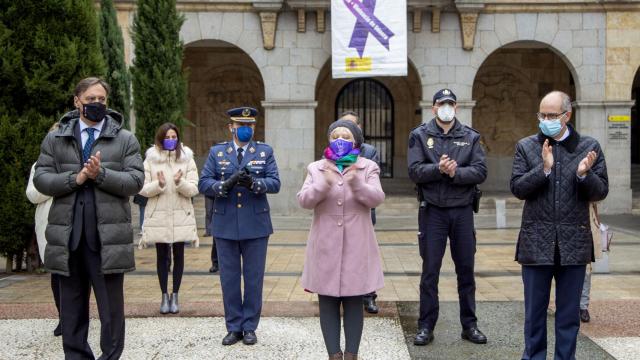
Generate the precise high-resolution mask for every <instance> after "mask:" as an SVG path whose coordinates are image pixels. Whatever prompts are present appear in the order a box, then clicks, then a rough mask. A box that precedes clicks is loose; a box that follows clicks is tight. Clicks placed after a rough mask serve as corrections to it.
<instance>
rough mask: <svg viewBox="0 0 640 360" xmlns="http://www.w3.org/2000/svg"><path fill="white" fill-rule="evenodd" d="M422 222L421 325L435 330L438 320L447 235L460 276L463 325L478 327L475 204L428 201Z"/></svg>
mask: <svg viewBox="0 0 640 360" xmlns="http://www.w3.org/2000/svg"><path fill="white" fill-rule="evenodd" d="M418 222H419V227H420V235H419V239H418V240H419V246H420V257H422V276H421V278H420V317H419V319H418V328H419V329H424V328H426V329H429V330H433V329H434V328H435V326H436V322H437V321H438V312H439V309H440V306H439V304H438V280H439V277H440V267H441V266H442V257H443V256H444V252H445V249H446V247H447V237H449V239H450V243H449V247H450V250H451V258H452V259H453V262H454V264H455V268H456V275H457V277H458V299H459V302H460V323H461V324H462V328H463V329H469V328H471V327H475V326H476V323H477V321H478V319H477V318H476V314H475V313H476V282H475V279H474V275H473V267H474V256H475V252H476V236H475V230H474V228H473V210H472V208H471V205H469V206H464V207H454V208H440V207H436V206H433V205H428V206H427V207H426V208H420V210H419V213H418Z"/></svg>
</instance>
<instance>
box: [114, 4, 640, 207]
mask: <svg viewBox="0 0 640 360" xmlns="http://www.w3.org/2000/svg"><path fill="white" fill-rule="evenodd" d="M576 9H577V8H576ZM307 15H308V16H307V31H306V32H298V31H297V25H298V24H297V17H296V13H294V12H292V11H285V12H281V13H279V15H278V19H277V31H276V33H275V48H274V49H273V50H265V49H264V47H263V45H264V44H263V42H262V31H261V24H260V18H259V15H258V14H257V13H255V12H233V11H224V12H205V11H202V12H186V13H185V17H186V21H185V23H184V25H183V28H182V30H181V37H182V39H183V40H184V42H185V44H187V45H189V44H191V43H194V42H196V41H200V40H221V41H225V42H228V43H230V44H233V45H235V46H237V47H238V48H239V49H241V50H242V51H243V52H244V53H246V54H248V56H249V57H250V58H251V60H252V62H253V63H254V64H255V65H256V67H257V69H258V71H259V74H260V77H261V78H262V81H263V84H264V97H263V99H264V101H263V103H262V105H263V108H264V113H265V118H264V125H265V128H264V136H265V140H266V142H267V143H270V144H271V145H272V146H273V147H274V148H275V151H276V159H277V161H278V164H279V166H280V174H281V177H282V178H283V187H282V191H281V193H280V194H278V195H276V196H272V197H271V201H272V203H273V205H274V206H273V212H274V213H278V214H295V213H300V209H299V208H298V206H297V204H296V200H295V194H296V192H297V191H298V189H299V187H300V185H301V183H302V180H303V179H304V168H305V166H306V164H308V163H309V162H311V161H313V160H314V159H316V158H317V148H318V146H317V145H316V144H317V143H318V142H319V137H320V135H319V129H321V128H326V127H325V125H326V121H327V120H326V119H325V118H324V117H323V116H327V115H326V114H330V115H331V116H333V113H334V110H331V111H325V110H324V109H329V107H327V106H330V107H333V104H332V103H333V101H335V98H333V99H330V96H331V95H330V94H331V93H334V92H336V91H337V90H335V89H336V88H338V86H337V85H335V86H334V85H330V86H328V90H322V91H320V92H317V91H316V90H317V89H318V88H319V86H321V85H322V84H321V81H323V79H324V81H327V80H326V78H324V77H323V76H322V75H321V74H320V72H321V69H322V68H323V66H324V65H325V64H326V63H327V62H328V61H329V59H330V53H331V32H330V26H327V31H326V32H323V33H319V32H317V31H315V30H316V29H315V27H314V25H313V24H314V23H315V16H314V15H313V13H311V12H309V13H307ZM637 16H638V15H637V14H636V13H631V14H626V13H624V14H623V13H620V14H607V13H605V12H585V13H580V12H575V13H570V12H563V13H553V12H548V9H547V11H544V12H540V13H534V12H528V13H504V12H497V13H481V14H480V15H479V17H478V24H477V32H476V34H475V40H474V48H473V50H471V51H465V50H463V49H462V41H461V38H462V35H461V31H460V20H459V14H457V13H453V12H444V13H442V16H441V23H440V32H439V33H433V32H431V31H430V29H431V17H430V16H423V17H422V31H421V32H419V33H413V32H409V33H408V54H409V60H410V63H411V64H412V65H413V66H415V72H414V74H415V79H416V81H413V80H409V81H407V79H404V80H403V79H397V78H396V79H384V81H386V83H385V85H388V86H389V87H390V89H391V88H394V87H396V88H398V89H399V90H398V91H399V92H398V94H400V95H398V96H394V98H395V99H397V100H403V99H405V97H404V96H405V95H406V98H407V99H412V100H411V101H410V102H408V103H407V104H396V109H397V112H396V114H397V116H396V147H395V148H396V154H395V155H396V157H397V159H398V160H396V161H395V163H396V164H402V160H403V159H404V158H405V156H404V151H405V148H406V145H404V146H403V145H402V144H404V142H405V141H406V134H407V133H408V131H409V130H410V128H411V127H412V126H413V125H415V124H416V123H417V122H418V120H417V119H416V117H415V109H412V108H413V107H414V106H415V100H413V99H416V97H417V98H420V97H421V99H420V100H421V101H420V102H419V106H421V107H422V120H423V121H428V120H430V119H431V118H432V114H431V97H432V96H433V94H434V93H435V92H436V91H437V90H439V89H441V88H445V87H448V88H451V89H453V90H454V92H455V93H456V94H457V95H458V100H459V102H458V105H459V114H458V115H459V118H460V119H461V121H463V122H465V123H467V124H470V125H472V126H475V124H474V123H475V122H480V124H481V125H480V126H481V127H482V126H483V125H482V120H480V119H475V117H474V112H473V109H474V106H476V100H479V99H477V98H476V97H475V96H476V95H475V93H474V80H475V78H476V75H477V74H478V72H479V70H481V66H482V64H483V63H484V62H485V60H487V58H488V57H489V55H490V54H492V53H493V52H495V51H496V50H498V49H500V48H504V47H511V46H514V45H513V44H515V46H516V47H522V46H523V44H525V43H528V44H531V43H535V44H537V46H539V47H545V48H547V49H549V50H551V51H552V52H553V53H555V54H556V55H557V56H558V57H559V58H561V59H562V61H563V62H564V63H565V64H566V66H567V68H568V71H569V72H570V73H571V74H572V76H573V79H574V83H575V97H576V100H577V103H576V108H577V116H576V125H577V128H578V130H579V131H580V132H582V133H584V134H588V135H592V136H594V137H595V138H596V139H598V140H599V141H600V142H601V144H602V147H603V150H604V152H605V154H606V155H607V157H608V159H611V161H609V173H610V177H611V178H612V182H611V183H612V185H613V186H612V193H615V194H612V195H610V198H611V199H612V200H610V201H608V204H607V207H606V208H607V210H609V211H610V212H620V211H627V209H628V208H630V204H631V200H630V190H629V186H628V176H629V175H628V173H629V161H628V155H627V158H624V157H617V155H615V154H617V153H622V152H626V153H627V154H628V147H629V145H628V144H622V143H619V142H618V143H610V142H609V141H608V139H607V133H606V131H607V130H606V127H607V121H606V119H607V114H610V113H612V112H624V111H627V113H628V111H629V108H630V106H631V105H630V102H629V101H628V100H629V98H630V87H628V88H626V90H625V84H630V82H631V81H632V78H633V74H631V75H625V74H627V73H629V72H631V73H633V71H630V70H629V69H632V68H633V67H634V66H635V68H637V67H638V65H639V64H638V60H637V59H636V58H637V57H636V55H637V54H636V53H637V51H636V50H637V46H638V45H637V41H636V44H635V45H634V44H633V40H632V39H637V38H638V37H637V36H635V35H634V34H636V32H638V31H640V30H638V29H637V26H638V24H639V23H640V21H638V20H637ZM131 18H132V16H131V13H130V12H129V13H127V14H119V20H120V21H121V22H122V21H123V19H128V21H129V22H130V21H131ZM330 21H331V20H330V14H327V18H326V24H327V25H328V24H330ZM628 23H631V25H630V27H628V26H627V25H628ZM409 25H411V22H409ZM627 29H631V32H630V33H629V32H627ZM629 42H631V43H629ZM125 44H126V49H125V52H126V54H128V57H129V58H128V61H129V62H130V60H131V59H130V57H131V54H132V53H133V49H132V48H131V42H130V39H128V33H126V34H125ZM609 48H611V50H610V49H609ZM627 54H628V62H629V64H628V65H625V64H618V63H619V62H621V61H622V62H625V61H626V59H627ZM605 55H606V56H605ZM605 58H606V61H605ZM554 62H555V60H554ZM634 62H635V63H634ZM618 65H621V66H618ZM498 66H499V65H498ZM503 68H505V72H506V71H507V66H503ZM508 71H511V72H513V70H508ZM506 76H507V75H506ZM508 76H510V75H508ZM563 76H564V75H563ZM627 76H628V80H625V77H627ZM481 77H482V76H481ZM605 82H607V86H606V87H605ZM394 83H395V84H397V85H394ZM416 84H419V85H418V88H420V87H421V89H420V90H421V91H416V90H414V87H415V85H416ZM322 86H323V88H324V85H322ZM409 89H411V90H410V91H409ZM392 91H396V90H392ZM403 91H404V92H403ZM491 93H493V91H491ZM538 93H539V90H537V91H536V90H531V89H528V90H526V91H525V92H524V93H518V92H516V93H514V94H512V95H513V96H514V97H515V104H514V103H512V104H510V105H509V104H507V103H508V102H509V101H510V98H509V96H511V94H504V93H503V92H500V93H498V94H494V95H493V96H494V97H496V99H494V101H497V102H498V103H500V102H502V104H503V106H506V107H508V106H512V107H513V108H514V109H516V108H517V107H519V106H520V104H521V103H519V102H518V101H519V100H518V98H523V97H525V96H529V97H536V99H535V101H534V100H531V101H529V102H526V106H532V103H534V102H536V101H537V100H538V97H539V94H538ZM403 94H404V95H403ZM325 97H326V98H325ZM327 99H330V100H327ZM520 101H522V100H520ZM625 101H626V102H625ZM318 102H319V103H320V109H319V110H317V111H316V110H315V106H316V104H317V103H318ZM325 102H328V104H329V105H327V103H325ZM478 106H479V111H481V112H482V111H485V110H483V106H484V105H483V104H482V103H479V104H478ZM398 111H404V112H405V114H404V115H402V114H401V113H399V112H398ZM527 112H528V111H527ZM323 114H325V115H323ZM476 114H477V113H476ZM401 126H402V127H405V126H406V127H405V128H401ZM489 131H490V130H487V132H489ZM523 132H524V130H522V131H521V130H517V131H516V133H515V134H512V135H511V136H512V138H515V137H519V136H521V135H522V133H523ZM505 136H506V135H505V134H502V135H501V138H508V136H506V137H505ZM512 140H513V139H512ZM196 142H197V141H196ZM508 143H509V140H505V141H497V142H496V143H495V144H493V145H494V147H495V146H497V148H498V149H500V150H498V152H499V153H501V154H504V156H505V157H506V156H507V155H506V153H507V149H508ZM625 146H626V147H625ZM198 151H200V150H198ZM405 161H406V160H405ZM398 166H400V167H401V165H398ZM497 166H498V168H499V169H500V171H503V172H504V169H507V168H508V167H506V166H502V165H497ZM394 173H396V174H398V175H400V174H402V173H404V171H403V169H400V168H398V169H397V170H396V169H394ZM625 179H626V180H625Z"/></svg>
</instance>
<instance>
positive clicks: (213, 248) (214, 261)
mask: <svg viewBox="0 0 640 360" xmlns="http://www.w3.org/2000/svg"><path fill="white" fill-rule="evenodd" d="M217 264H218V249H217V247H216V239H213V241H212V243H211V266H213V265H217Z"/></svg>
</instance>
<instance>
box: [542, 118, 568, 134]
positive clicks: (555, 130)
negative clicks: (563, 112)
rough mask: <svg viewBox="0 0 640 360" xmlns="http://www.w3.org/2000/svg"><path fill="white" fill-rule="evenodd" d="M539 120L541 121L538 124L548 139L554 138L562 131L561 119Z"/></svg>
mask: <svg viewBox="0 0 640 360" xmlns="http://www.w3.org/2000/svg"><path fill="white" fill-rule="evenodd" d="M538 120H539V121H540V123H539V124H538V127H539V128H540V131H542V133H543V134H545V135H546V136H548V137H554V136H556V135H558V134H560V131H562V121H560V119H559V118H558V119H553V120H540V119H538Z"/></svg>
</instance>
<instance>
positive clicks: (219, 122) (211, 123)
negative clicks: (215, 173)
mask: <svg viewBox="0 0 640 360" xmlns="http://www.w3.org/2000/svg"><path fill="white" fill-rule="evenodd" d="M183 66H184V67H185V68H186V69H187V73H188V76H189V80H188V110H187V119H188V120H189V121H190V122H191V123H192V125H191V126H186V127H185V129H184V130H183V138H184V141H185V143H187V144H189V146H190V147H192V148H193V150H194V152H195V155H196V159H197V160H198V161H197V162H198V165H201V163H203V162H204V160H205V159H206V156H207V155H208V153H209V148H210V147H211V145H213V144H215V143H218V142H221V141H226V140H229V139H230V137H231V135H230V134H229V131H228V129H227V126H226V124H227V123H228V121H229V120H228V117H227V115H226V110H228V109H230V108H233V107H238V106H252V107H255V108H257V109H258V111H259V115H258V119H257V121H258V123H257V125H256V130H255V135H254V139H256V140H260V141H264V138H265V130H264V129H265V116H264V109H263V108H262V106H261V102H262V101H263V100H264V81H263V79H262V74H261V72H260V69H259V68H258V67H257V65H256V64H255V62H254V61H253V60H252V59H251V57H250V56H249V55H248V54H247V53H245V52H244V51H243V50H242V49H240V48H238V47H237V46H235V45H232V44H230V43H227V42H224V41H220V40H199V41H196V42H192V43H189V44H187V45H186V46H185V52H184V61H183Z"/></svg>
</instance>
